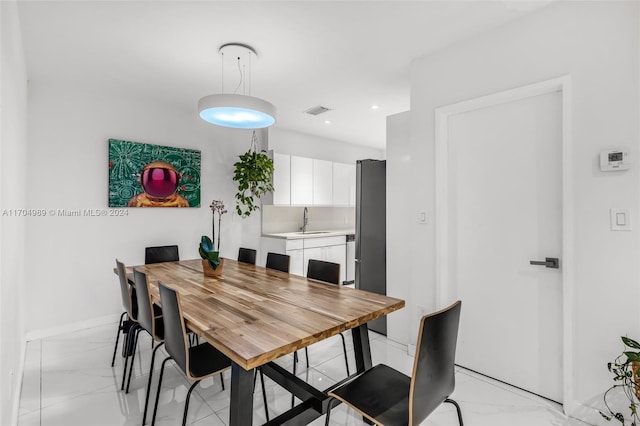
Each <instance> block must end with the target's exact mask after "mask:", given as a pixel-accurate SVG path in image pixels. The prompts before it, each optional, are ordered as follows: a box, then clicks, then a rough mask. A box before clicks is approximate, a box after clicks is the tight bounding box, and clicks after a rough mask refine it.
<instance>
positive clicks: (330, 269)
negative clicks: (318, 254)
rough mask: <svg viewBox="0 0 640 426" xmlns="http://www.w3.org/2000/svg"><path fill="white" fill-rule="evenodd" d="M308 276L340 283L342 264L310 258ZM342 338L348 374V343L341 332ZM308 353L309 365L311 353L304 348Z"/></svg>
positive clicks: (327, 281)
mask: <svg viewBox="0 0 640 426" xmlns="http://www.w3.org/2000/svg"><path fill="white" fill-rule="evenodd" d="M307 278H311V279H313V280H318V281H322V282H325V283H328V284H335V285H339V284H340V264H339V263H334V262H326V261H324V260H317V259H309V263H308V266H307ZM340 337H341V338H342V350H343V352H344V363H345V366H346V367H347V376H348V375H349V374H350V373H349V360H348V358H347V343H346V341H345V338H344V333H340ZM304 350H305V354H306V355H307V367H308V366H309V355H308V353H307V352H306V351H307V348H304Z"/></svg>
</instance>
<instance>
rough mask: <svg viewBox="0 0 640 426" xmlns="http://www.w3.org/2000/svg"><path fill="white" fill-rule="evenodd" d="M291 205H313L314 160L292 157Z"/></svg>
mask: <svg viewBox="0 0 640 426" xmlns="http://www.w3.org/2000/svg"><path fill="white" fill-rule="evenodd" d="M291 204H292V205H307V206H309V205H312V204H313V160H312V159H311V158H306V157H296V156H294V155H292V156H291Z"/></svg>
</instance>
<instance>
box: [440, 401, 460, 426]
mask: <svg viewBox="0 0 640 426" xmlns="http://www.w3.org/2000/svg"><path fill="white" fill-rule="evenodd" d="M444 402H448V403H449V404H453V405H454V406H455V407H456V411H457V412H458V423H460V426H464V423H462V410H460V406H459V405H458V403H457V402H455V401H454V400H453V399H449V398H447V399H445V400H444Z"/></svg>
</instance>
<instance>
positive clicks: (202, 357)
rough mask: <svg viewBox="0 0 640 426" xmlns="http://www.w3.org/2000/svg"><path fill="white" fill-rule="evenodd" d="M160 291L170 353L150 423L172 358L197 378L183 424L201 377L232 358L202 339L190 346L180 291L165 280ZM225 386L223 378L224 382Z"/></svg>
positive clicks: (215, 371) (225, 366)
mask: <svg viewBox="0 0 640 426" xmlns="http://www.w3.org/2000/svg"><path fill="white" fill-rule="evenodd" d="M158 289H159V291H160V301H161V304H162V312H163V317H162V318H163V322H164V338H165V344H164V345H165V349H166V351H167V353H168V354H169V356H168V357H167V358H165V360H164V361H162V366H161V368H160V378H159V379H158V391H157V393H156V402H155V406H154V408H153V418H152V420H151V424H152V425H154V424H155V422H156V415H157V413H158V401H159V399H160V389H161V387H162V376H163V375H164V367H165V364H166V363H167V361H169V360H170V359H173V360H174V361H175V362H176V364H177V365H178V368H179V369H180V370H181V371H182V372H183V373H184V374H185V375H186V376H187V378H188V379H190V380H194V381H195V382H194V383H193V384H192V385H191V387H190V388H189V391H188V392H187V397H186V400H185V405H184V413H183V415H182V425H183V426H184V425H186V423H187V412H188V410H189V399H190V398H191V392H192V391H193V389H194V388H195V387H196V385H197V384H198V383H200V381H201V380H203V379H206V378H207V377H211V376H213V375H215V374H218V373H220V375H221V376H220V378H222V372H223V371H225V370H227V369H229V368H230V367H231V360H230V359H229V358H227V357H226V355H224V354H223V353H222V352H220V351H219V350H217V349H216V348H214V347H213V346H211V345H210V344H209V343H206V342H205V343H201V344H199V345H197V346H189V345H188V344H187V329H186V326H185V321H184V314H183V313H182V304H181V301H180V295H179V294H178V293H177V292H176V291H175V290H173V289H171V288H170V287H167V286H166V285H165V284H163V283H162V282H158ZM260 378H261V381H262V395H263V398H264V404H265V410H266V406H267V397H266V394H265V391H264V378H263V376H262V374H261V375H260ZM222 389H223V390H224V381H223V382H222Z"/></svg>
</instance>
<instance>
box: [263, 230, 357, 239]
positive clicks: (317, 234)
mask: <svg viewBox="0 0 640 426" xmlns="http://www.w3.org/2000/svg"><path fill="white" fill-rule="evenodd" d="M355 233H356V232H355V230H353V229H341V230H338V231H335V230H333V231H331V230H326V231H307V232H305V233H302V232H301V231H298V232H279V233H274V234H262V236H263V237H270V238H282V239H286V240H297V239H300V238H322V237H339V236H343V235H349V234H355Z"/></svg>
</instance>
